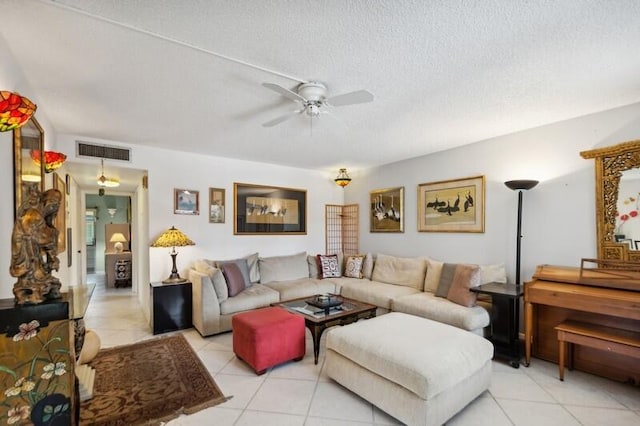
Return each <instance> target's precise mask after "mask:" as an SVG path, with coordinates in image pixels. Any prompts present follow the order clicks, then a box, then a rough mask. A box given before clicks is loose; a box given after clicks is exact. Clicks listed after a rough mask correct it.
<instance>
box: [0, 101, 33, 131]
mask: <svg viewBox="0 0 640 426" xmlns="http://www.w3.org/2000/svg"><path fill="white" fill-rule="evenodd" d="M36 108H37V107H36V105H35V104H34V103H33V102H31V101H30V100H29V99H27V98H25V97H24V96H20V95H19V94H18V93H16V92H8V91H0V132H6V131H9V130H13V129H17V128H18V127H22V126H24V125H25V124H26V123H27V121H29V119H30V118H31V116H32V115H33V113H34V112H36Z"/></svg>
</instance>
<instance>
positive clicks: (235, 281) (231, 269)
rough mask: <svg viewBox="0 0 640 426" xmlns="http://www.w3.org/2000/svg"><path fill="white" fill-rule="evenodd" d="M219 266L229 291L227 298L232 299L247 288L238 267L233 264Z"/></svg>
mask: <svg viewBox="0 0 640 426" xmlns="http://www.w3.org/2000/svg"><path fill="white" fill-rule="evenodd" d="M221 266H222V273H223V274H224V279H225V281H226V282H227V288H228V289H229V297H234V296H236V295H237V294H238V293H240V292H241V291H242V290H244V289H245V288H246V287H247V283H246V278H245V277H244V276H243V275H242V271H241V270H240V267H239V266H238V264H237V263H235V262H227V263H223V264H222V265H221Z"/></svg>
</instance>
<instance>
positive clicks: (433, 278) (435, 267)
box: [424, 257, 444, 293]
mask: <svg viewBox="0 0 640 426" xmlns="http://www.w3.org/2000/svg"><path fill="white" fill-rule="evenodd" d="M426 261H427V273H426V275H425V277H424V291H430V292H431V293H435V292H436V290H438V283H439V282H440V274H441V273H442V266H443V265H444V262H440V261H439V260H435V259H431V258H430V257H427V258H426Z"/></svg>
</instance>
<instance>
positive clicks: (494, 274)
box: [480, 263, 507, 284]
mask: <svg viewBox="0 0 640 426" xmlns="http://www.w3.org/2000/svg"><path fill="white" fill-rule="evenodd" d="M480 275H481V276H482V284H487V283H506V282H507V271H505V269H504V263H498V264H495V265H480Z"/></svg>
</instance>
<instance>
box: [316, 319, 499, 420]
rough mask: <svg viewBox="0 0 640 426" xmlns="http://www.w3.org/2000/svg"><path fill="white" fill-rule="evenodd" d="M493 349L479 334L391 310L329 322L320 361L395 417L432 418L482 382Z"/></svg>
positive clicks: (446, 414) (471, 395) (452, 409)
mask: <svg viewBox="0 0 640 426" xmlns="http://www.w3.org/2000/svg"><path fill="white" fill-rule="evenodd" d="M492 357H493V345H492V344H491V343H490V342H489V341H487V340H485V339H483V338H482V337H480V336H478V335H475V334H473V333H470V332H468V331H464V330H461V329H459V328H456V327H452V326H450V325H447V324H442V323H439V322H436V321H432V320H428V319H426V318H421V317H417V316H413V315H409V314H403V313H400V312H392V313H389V314H386V315H382V316H380V317H377V318H373V319H370V320H367V321H359V322H357V323H354V324H350V325H347V326H344V327H336V328H333V329H331V330H330V331H329V333H328V334H327V352H326V361H325V367H326V371H327V374H328V375H329V377H331V378H332V379H333V380H335V381H336V382H338V383H340V384H341V385H343V386H344V387H346V388H347V389H349V390H351V391H353V392H354V393H356V394H358V395H359V396H361V397H362V398H364V399H366V400H367V401H369V402H371V403H372V404H374V405H375V406H377V407H378V408H380V409H381V410H383V411H385V412H387V413H389V414H390V415H392V416H393V417H395V418H397V419H398V420H401V421H402V422H404V423H406V424H408V425H434V426H438V425H441V424H443V423H444V422H446V421H447V420H449V419H450V418H451V417H453V416H454V415H455V414H456V413H457V412H459V411H460V410H461V409H462V408H464V407H465V406H466V405H467V404H469V403H470V402H471V401H473V400H474V399H475V398H476V397H477V396H478V395H480V394H481V393H482V392H484V391H485V390H487V389H488V388H489V384H490V382H491V358H492Z"/></svg>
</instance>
